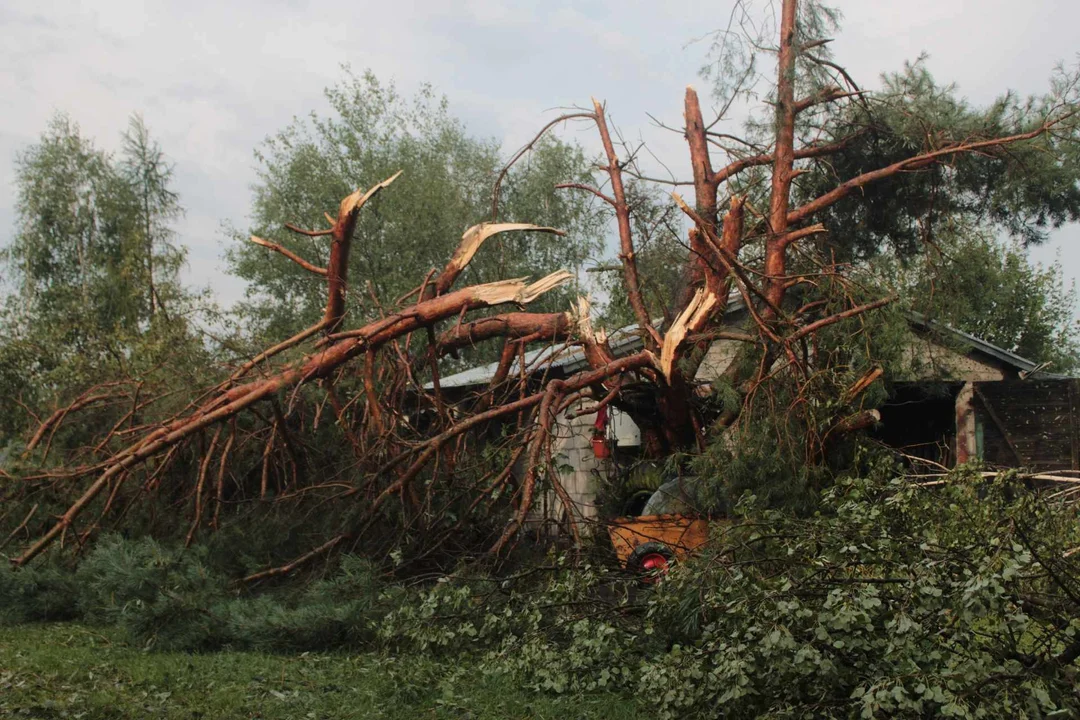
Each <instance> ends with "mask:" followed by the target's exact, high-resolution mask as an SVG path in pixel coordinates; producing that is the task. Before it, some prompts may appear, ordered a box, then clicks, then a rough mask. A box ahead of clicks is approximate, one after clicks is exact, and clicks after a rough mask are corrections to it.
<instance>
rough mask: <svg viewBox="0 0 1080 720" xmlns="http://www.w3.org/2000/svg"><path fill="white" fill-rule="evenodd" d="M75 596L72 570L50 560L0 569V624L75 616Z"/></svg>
mask: <svg viewBox="0 0 1080 720" xmlns="http://www.w3.org/2000/svg"><path fill="white" fill-rule="evenodd" d="M78 597H79V586H78V582H77V581H76V579H75V576H74V574H73V573H72V572H71V571H70V570H69V569H67V568H64V567H61V566H59V565H57V564H55V563H52V562H49V563H39V564H37V565H34V566H33V567H29V568H26V571H25V572H0V626H5V625H19V624H21V623H31V622H55V621H58V620H71V619H75V618H78V617H79V616H80V612H79V608H78Z"/></svg>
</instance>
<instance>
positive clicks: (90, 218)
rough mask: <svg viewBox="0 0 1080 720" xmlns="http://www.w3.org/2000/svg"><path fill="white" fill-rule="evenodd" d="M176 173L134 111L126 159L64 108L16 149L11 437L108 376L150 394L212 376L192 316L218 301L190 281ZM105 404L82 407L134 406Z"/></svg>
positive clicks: (0, 413) (0, 394)
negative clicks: (181, 242) (179, 240)
mask: <svg viewBox="0 0 1080 720" xmlns="http://www.w3.org/2000/svg"><path fill="white" fill-rule="evenodd" d="M171 181H172V168H171V166H170V165H169V164H168V162H167V161H166V159H165V157H164V154H163V152H162V150H161V148H160V147H159V146H158V144H157V143H156V142H155V141H154V140H153V139H152V138H151V137H150V135H149V132H148V130H147V129H146V127H145V125H144V124H143V123H142V120H141V119H140V118H138V117H137V116H136V117H134V118H133V119H132V122H131V127H130V128H129V130H128V132H127V133H126V134H125V135H124V144H123V149H122V151H121V153H120V154H119V155H118V156H114V155H112V154H110V153H107V152H105V151H103V150H101V149H99V148H97V147H96V146H95V145H94V143H93V142H92V141H91V140H90V139H88V138H86V137H84V136H83V135H82V134H81V132H80V130H79V127H78V126H77V125H76V124H75V123H73V122H72V121H71V120H69V119H68V118H66V117H65V116H62V115H57V116H56V117H54V118H53V119H52V121H51V122H50V124H49V126H48V128H47V129H46V130H45V132H44V133H43V134H42V136H41V138H40V140H39V141H38V143H37V144H35V145H33V146H31V147H30V148H28V149H27V150H26V151H25V152H24V153H23V154H22V155H20V156H19V158H18V161H17V165H16V179H15V184H16V190H17V199H16V213H17V223H18V224H17V227H16V232H15V236H14V238H13V240H12V242H11V244H10V245H8V246H7V247H5V248H4V249H3V251H2V252H0V266H2V269H3V273H4V276H5V280H6V281H7V284H8V287H9V289H10V290H12V293H11V294H10V295H7V296H6V297H4V299H3V300H4V301H3V305H2V307H0V444H3V443H4V441H7V440H9V439H10V438H12V437H13V436H15V435H17V434H18V433H20V432H25V431H26V430H27V429H28V428H32V427H35V426H36V424H37V422H38V420H40V419H44V418H45V417H48V415H49V414H50V413H51V412H52V411H53V410H54V409H55V408H56V407H58V406H61V405H66V404H67V403H70V402H71V401H72V400H74V399H75V398H76V397H78V396H79V394H81V393H83V392H85V391H87V390H88V389H89V388H92V387H95V386H99V385H100V384H102V383H108V382H111V381H116V380H121V379H123V380H130V379H132V378H135V379H136V380H142V381H143V382H144V383H145V385H146V387H145V388H144V397H146V396H148V395H150V394H151V392H152V390H153V389H154V387H155V385H156V382H158V381H163V380H164V381H167V382H168V384H169V387H170V389H179V388H180V387H183V385H182V383H183V382H184V381H187V382H194V383H197V385H196V386H201V385H202V384H204V383H205V376H206V374H207V368H208V365H209V357H208V354H209V353H208V351H209V348H208V347H207V346H205V345H204V344H203V342H202V340H201V338H199V337H197V336H196V334H195V321H196V320H197V319H199V318H200V317H201V316H203V315H205V314H206V313H210V312H212V310H213V308H212V307H211V306H209V304H208V303H207V302H206V300H205V298H203V297H200V296H198V295H194V294H192V293H190V292H189V291H187V290H186V289H184V288H183V287H182V286H181V284H180V282H179V278H178V273H179V270H180V267H181V265H182V264H183V260H184V256H185V251H184V249H183V248H182V247H180V246H178V245H176V243H175V242H174V238H173V235H172V233H171V231H170V229H169V223H170V222H171V221H172V220H174V219H175V218H176V217H177V216H178V215H179V214H180V212H181V209H180V206H179V204H178V199H177V196H176V194H175V193H174V192H173V191H172V190H171V189H170V183H171ZM151 297H152V298H153V299H151ZM129 407H130V406H129ZM100 410H101V407H97V408H94V409H93V410H91V413H90V417H89V418H87V417H86V416H85V414H84V419H86V420H87V423H88V426H89V427H90V428H100V427H101V426H102V425H105V424H106V423H109V424H111V422H115V421H116V420H117V419H119V416H120V414H122V413H123V412H124V411H120V413H110V411H109V410H105V411H103V412H99V411H100ZM111 410H113V411H115V410H117V407H116V406H115V405H114V406H113V407H112V408H111ZM35 416H36V418H37V419H35ZM91 418H92V419H91ZM110 418H111V420H110ZM105 426H107V425H105ZM64 432H65V433H66V432H67V431H66V430H65V431H64ZM66 439H67V438H65V437H64V435H63V434H61V436H60V437H58V442H56V443H55V444H56V445H57V446H59V447H60V448H65V447H70V446H69V445H66V444H65V440H66ZM70 439H73V440H77V439H79V438H78V437H76V438H70Z"/></svg>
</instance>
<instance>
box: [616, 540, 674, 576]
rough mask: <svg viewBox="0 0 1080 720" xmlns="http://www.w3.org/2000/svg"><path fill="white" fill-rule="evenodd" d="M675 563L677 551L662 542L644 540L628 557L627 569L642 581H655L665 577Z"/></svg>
mask: <svg viewBox="0 0 1080 720" xmlns="http://www.w3.org/2000/svg"><path fill="white" fill-rule="evenodd" d="M674 563H675V552H674V551H673V550H672V549H671V548H670V547H668V546H667V545H665V544H664V543H661V542H654V541H650V542H644V543H641V544H640V545H638V546H637V547H636V548H634V550H633V551H632V552H631V553H630V557H628V558H627V559H626V569H627V571H628V572H630V573H633V574H634V575H637V576H639V577H640V578H641V581H642V582H645V583H649V584H652V583H655V582H657V581H659V580H660V579H661V578H662V577H664V576H665V575H666V574H667V572H668V569H670V568H671V566H672V565H673V564H674Z"/></svg>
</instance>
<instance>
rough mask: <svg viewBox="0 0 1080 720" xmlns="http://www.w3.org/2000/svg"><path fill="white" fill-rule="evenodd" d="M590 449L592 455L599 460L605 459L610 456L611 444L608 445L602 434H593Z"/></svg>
mask: <svg viewBox="0 0 1080 720" xmlns="http://www.w3.org/2000/svg"><path fill="white" fill-rule="evenodd" d="M592 451H593V455H595V456H596V457H597V458H599V459H600V460H606V459H607V458H609V457H611V446H610V445H608V441H607V438H606V437H604V436H603V435H593V439H592Z"/></svg>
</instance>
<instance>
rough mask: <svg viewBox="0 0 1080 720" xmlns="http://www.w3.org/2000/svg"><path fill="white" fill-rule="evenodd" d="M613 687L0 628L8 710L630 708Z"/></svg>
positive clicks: (51, 629)
mask: <svg viewBox="0 0 1080 720" xmlns="http://www.w3.org/2000/svg"><path fill="white" fill-rule="evenodd" d="M640 714H641V708H640V707H638V705H637V704H636V703H635V702H634V701H633V699H632V698H627V697H625V696H620V695H614V694H611V693H597V694H592V695H584V696H582V695H578V696H570V695H566V696H556V695H549V694H541V693H537V692H533V691H531V690H529V689H526V688H521V687H517V686H516V685H515V684H514V683H513V682H512V681H511V680H510V679H509V678H507V677H505V676H501V675H493V674H485V673H481V672H480V671H479V670H478V669H477V668H476V667H475V666H474V665H472V664H471V663H462V662H460V661H459V660H453V661H449V662H440V661H437V660H432V659H430V658H424V657H418V656H386V655H381V654H375V653H366V654H345V653H340V654H334V653H326V654H324V653H303V654H300V655H265V654H258V653H245V652H217V653H207V654H185V653H158V652H146V651H143V650H141V649H139V648H136V647H132V646H131V645H128V644H126V643H124V642H123V641H122V640H121V639H120V638H119V636H118V635H117V634H115V633H113V632H111V631H108V630H104V631H100V630H99V629H97V628H90V627H86V626H81V625H70V624H54V625H23V626H17V627H0V717H3V718H8V717H12V718H73V719H77V718H81V719H82V720H97V719H99V718H149V717H153V718H188V719H190V718H207V719H211V718H213V719H215V720H216V719H217V718H266V719H270V718H417V717H421V718H470V719H475V720H479V719H480V718H500V719H502V718H559V719H560V720H567V719H569V718H613V719H617V718H631V717H638V716H640Z"/></svg>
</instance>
